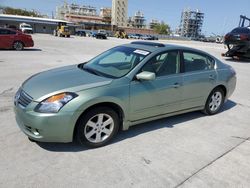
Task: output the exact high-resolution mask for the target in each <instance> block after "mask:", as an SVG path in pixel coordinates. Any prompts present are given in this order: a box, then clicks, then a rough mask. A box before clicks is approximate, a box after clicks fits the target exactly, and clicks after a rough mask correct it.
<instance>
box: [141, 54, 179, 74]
mask: <svg viewBox="0 0 250 188" xmlns="http://www.w3.org/2000/svg"><path fill="white" fill-rule="evenodd" d="M179 62H180V58H179V53H178V51H169V52H164V53H161V54H159V55H156V56H155V57H153V58H151V59H150V60H149V61H148V62H147V63H146V65H144V67H143V68H142V71H148V72H154V73H155V74H156V76H158V77H159V76H165V75H171V74H176V73H179V67H180V66H179V64H180V63H179Z"/></svg>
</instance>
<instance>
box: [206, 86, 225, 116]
mask: <svg viewBox="0 0 250 188" xmlns="http://www.w3.org/2000/svg"><path fill="white" fill-rule="evenodd" d="M222 98H223V97H222V93H221V92H219V91H216V92H214V93H213V95H212V96H211V98H210V101H209V109H210V111H211V112H215V111H217V110H218V109H219V108H220V106H221V103H222Z"/></svg>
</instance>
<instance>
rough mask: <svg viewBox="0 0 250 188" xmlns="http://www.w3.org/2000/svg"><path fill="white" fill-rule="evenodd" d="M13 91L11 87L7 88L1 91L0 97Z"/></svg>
mask: <svg viewBox="0 0 250 188" xmlns="http://www.w3.org/2000/svg"><path fill="white" fill-rule="evenodd" d="M13 89H14V88H13V87H11V88H9V89H6V90H3V91H2V92H1V93H0V96H1V95H4V94H6V93H9V92H10V91H12V90H13Z"/></svg>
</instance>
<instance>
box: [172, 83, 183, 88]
mask: <svg viewBox="0 0 250 188" xmlns="http://www.w3.org/2000/svg"><path fill="white" fill-rule="evenodd" d="M180 86H181V85H180V84H179V83H175V84H174V85H172V87H173V88H179V87H180Z"/></svg>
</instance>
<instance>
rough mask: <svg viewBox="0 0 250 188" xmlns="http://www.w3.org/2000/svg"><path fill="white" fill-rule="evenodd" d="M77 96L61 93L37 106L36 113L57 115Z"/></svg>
mask: <svg viewBox="0 0 250 188" xmlns="http://www.w3.org/2000/svg"><path fill="white" fill-rule="evenodd" d="M77 96H78V95H77V94H75V93H60V94H57V95H53V96H51V97H49V98H47V99H45V100H43V101H42V102H40V103H39V104H38V105H37V106H36V108H35V111H36V112H40V113H57V112H59V110H60V109H61V108H62V107H63V106H64V105H65V104H67V103H68V102H69V101H71V100H72V99H74V98H75V97H77Z"/></svg>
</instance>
